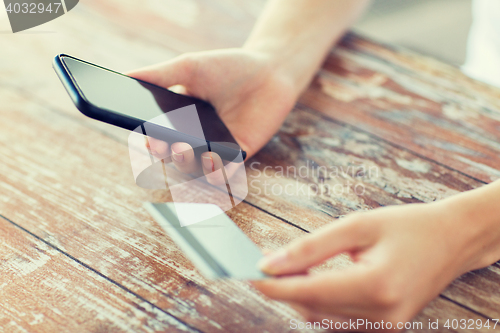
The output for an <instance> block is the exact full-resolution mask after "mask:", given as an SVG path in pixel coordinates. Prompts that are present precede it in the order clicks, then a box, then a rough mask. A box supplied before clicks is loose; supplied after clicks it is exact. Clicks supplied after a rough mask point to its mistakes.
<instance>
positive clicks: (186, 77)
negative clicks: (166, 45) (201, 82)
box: [128, 56, 193, 88]
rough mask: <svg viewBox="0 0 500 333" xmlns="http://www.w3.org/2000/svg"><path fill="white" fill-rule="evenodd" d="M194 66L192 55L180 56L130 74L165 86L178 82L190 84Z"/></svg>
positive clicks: (185, 84)
mask: <svg viewBox="0 0 500 333" xmlns="http://www.w3.org/2000/svg"><path fill="white" fill-rule="evenodd" d="M192 68H193V62H192V61H191V58H190V57H186V56H179V57H176V58H174V59H172V60H169V61H166V62H163V63H160V64H157V65H153V66H148V67H144V68H140V69H137V70H134V71H131V72H129V73H128V75H129V76H131V77H134V78H136V79H139V80H142V81H146V82H149V83H153V84H156V85H158V86H161V87H165V88H168V87H171V86H174V85H178V84H180V85H184V86H188V85H189V82H190V80H191V77H192V75H191V74H192Z"/></svg>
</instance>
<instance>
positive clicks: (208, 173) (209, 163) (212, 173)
mask: <svg viewBox="0 0 500 333" xmlns="http://www.w3.org/2000/svg"><path fill="white" fill-rule="evenodd" d="M201 164H202V167H203V173H204V174H205V178H206V179H207V182H209V183H210V184H212V185H216V186H226V177H227V175H226V174H225V169H224V163H223V162H222V159H221V158H220V156H219V155H218V154H217V153H214V152H210V151H208V152H205V153H203V154H201Z"/></svg>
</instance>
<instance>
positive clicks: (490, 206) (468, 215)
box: [442, 180, 500, 273]
mask: <svg viewBox="0 0 500 333" xmlns="http://www.w3.org/2000/svg"><path fill="white" fill-rule="evenodd" d="M442 204H443V209H444V210H446V211H447V212H449V214H450V215H451V216H454V217H455V222H456V223H457V224H455V225H454V226H452V227H451V228H450V235H449V237H450V239H453V238H455V239H458V240H461V241H460V243H461V244H462V245H461V247H462V249H459V252H458V253H457V254H458V255H459V256H460V257H458V256H457V259H458V258H460V259H462V260H463V261H464V262H463V272H461V273H465V272H466V271H469V270H474V269H479V268H483V267H486V266H488V265H491V264H493V263H494V262H496V261H498V260H500V180H497V181H495V182H493V183H491V184H489V185H485V186H482V187H480V188H478V189H475V190H472V191H468V192H464V193H461V194H459V195H456V196H453V197H450V198H448V199H446V200H443V201H442ZM460 259H459V260H460Z"/></svg>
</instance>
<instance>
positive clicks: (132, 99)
mask: <svg viewBox="0 0 500 333" xmlns="http://www.w3.org/2000/svg"><path fill="white" fill-rule="evenodd" d="M61 60H62V61H63V63H64V65H65V66H66V68H67V69H68V72H69V74H70V75H71V77H72V79H73V80H74V83H75V84H76V85H77V87H78V89H79V91H80V93H81V95H83V97H84V98H85V100H86V101H87V102H88V103H90V104H92V105H93V106H95V107H97V108H99V109H103V110H106V111H108V112H111V113H114V114H118V115H122V116H125V117H130V118H135V119H138V120H142V121H145V122H147V121H150V120H152V119H155V118H157V117H158V116H160V115H164V116H166V117H163V118H165V120H166V121H164V122H163V123H164V124H165V123H166V125H165V126H166V127H168V128H169V129H172V130H174V131H178V132H182V133H185V134H189V135H192V136H196V137H198V138H199V139H203V140H207V141H211V142H222V143H231V144H236V141H235V140H234V138H233V137H232V135H231V133H230V132H229V130H228V129H227V127H226V126H225V125H224V123H223V122H222V121H221V119H220V118H219V116H218V115H217V113H216V111H215V109H214V108H213V107H212V106H211V105H210V104H209V103H207V102H204V101H202V100H200V99H196V98H193V97H190V96H185V95H180V94H176V93H174V92H172V91H170V90H167V89H164V88H161V87H158V86H156V85H153V84H149V83H146V82H143V81H139V80H136V79H134V78H131V77H128V76H126V75H123V74H120V73H117V72H113V71H111V70H107V69H105V68H102V67H98V66H95V65H92V64H90V63H87V62H84V61H79V60H78V59H75V58H71V57H67V56H64V57H62V58H61ZM193 104H194V105H195V106H196V111H197V113H198V118H199V121H200V123H201V128H202V129H203V131H202V133H200V134H194V135H193V133H186V131H185V130H184V129H189V128H190V127H192V126H191V125H192V124H190V123H186V122H189V121H192V118H189V117H187V118H186V119H183V117H178V116H176V117H169V114H168V113H169V112H170V111H174V110H178V109H180V108H182V107H186V106H190V105H193ZM172 114H173V113H172Z"/></svg>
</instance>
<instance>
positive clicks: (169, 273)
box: [0, 92, 303, 332]
mask: <svg viewBox="0 0 500 333" xmlns="http://www.w3.org/2000/svg"><path fill="white" fill-rule="evenodd" d="M2 103H3V105H4V108H3V109H2V110H1V111H0V113H1V115H2V117H3V119H4V121H6V122H7V123H10V124H17V126H16V127H12V129H13V130H12V131H2V132H1V133H0V142H1V143H0V151H1V153H0V154H2V156H3V157H4V159H3V163H2V164H1V166H0V168H1V172H0V173H1V176H0V188H1V190H0V191H1V193H2V195H1V200H0V211H1V212H3V214H4V215H5V216H6V217H8V218H9V219H11V220H13V221H15V222H16V223H19V224H21V225H22V226H23V227H25V228H27V229H29V230H31V231H33V232H34V233H35V234H36V235H38V236H40V237H42V238H43V239H45V240H47V241H48V242H50V243H51V244H54V246H57V247H58V248H60V249H61V250H62V251H65V252H67V253H70V254H71V255H72V256H73V257H75V258H77V259H79V260H81V261H82V262H84V263H85V264H87V265H89V266H91V267H93V268H95V269H96V270H98V271H99V272H101V273H102V274H104V275H106V276H107V277H109V278H110V279H112V280H113V281H116V282H117V283H119V284H120V285H122V286H124V287H126V288H127V289H129V290H131V291H133V292H135V293H137V294H138V295H140V296H141V297H144V298H145V299H148V300H149V301H151V302H152V303H153V304H155V305H157V306H158V307H160V308H162V309H164V310H165V311H167V312H168V313H170V314H172V315H174V316H176V317H177V318H179V319H181V320H183V321H185V322H188V323H189V324H190V325H192V326H194V327H197V328H199V329H200V330H202V331H220V332H232V331H234V329H233V328H234V327H236V326H238V327H239V325H241V323H245V327H241V331H242V332H245V331H247V332H254V331H261V330H262V328H263V327H265V328H266V329H269V330H273V329H275V330H278V329H279V328H280V327H283V325H285V322H286V319H287V318H290V317H291V316H292V315H293V313H294V312H292V311H291V310H290V309H289V308H288V307H286V306H284V305H282V304H280V303H276V302H265V301H264V300H263V298H262V296H259V295H258V294H256V293H255V292H254V291H252V290H250V288H249V286H248V285H247V284H246V283H242V282H236V281H220V282H211V281H207V280H206V279H204V278H203V277H201V276H200V275H199V274H198V273H197V272H196V270H195V269H194V267H193V266H192V264H191V263H190V262H189V261H188V260H187V259H186V258H185V257H184V256H183V254H182V253H181V251H180V250H178V249H177V247H175V246H174V245H173V243H172V242H171V241H170V239H169V238H168V237H167V236H166V235H165V233H164V232H163V231H162V229H161V228H160V227H159V226H158V225H157V224H156V223H155V222H153V221H152V219H151V218H150V217H149V216H148V214H147V213H146V212H145V211H144V209H143V208H142V203H143V202H144V201H146V200H148V198H150V196H152V195H154V193H158V192H162V191H152V192H151V191H150V193H148V191H146V190H142V189H140V188H139V187H137V186H136V185H135V183H134V180H133V177H132V174H131V171H130V166H129V163H130V162H129V160H128V151H127V148H126V147H125V146H123V145H120V144H118V143H116V142H115V141H113V140H110V139H108V138H106V137H105V136H103V135H102V134H99V133H97V132H94V131H89V130H88V128H85V127H83V126H81V125H78V124H77V123H76V122H74V121H72V120H70V119H67V118H65V117H61V116H60V115H58V114H55V113H52V112H50V111H47V110H45V109H43V108H41V107H39V106H37V105H36V104H33V103H28V102H26V101H25V99H24V98H23V97H22V96H19V95H16V94H11V93H8V92H7V93H6V94H3V95H2ZM35 128H36V130H34V129H35ZM14 129H15V130H14ZM197 193H198V194H199V195H204V192H203V191H200V190H199V191H197ZM162 195H163V193H162ZM231 217H233V218H234V219H235V220H237V221H238V223H239V225H240V226H241V227H242V228H243V230H245V231H247V232H248V233H249V234H250V235H251V237H252V238H253V239H254V241H256V242H257V243H258V245H260V246H261V247H263V248H270V249H276V248H277V247H279V246H281V245H283V244H285V243H287V242H288V241H289V240H290V239H293V238H295V237H298V236H299V235H302V234H303V232H301V231H300V230H298V229H296V228H294V227H292V226H290V225H287V224H285V223H282V222H280V221H276V220H275V219H273V218H271V217H269V216H268V215H267V214H265V213H263V212H261V211H259V210H257V209H254V208H252V207H248V206H247V207H246V208H245V207H241V208H240V210H238V211H237V212H231ZM276 223H279V224H282V225H280V226H279V227H278V226H276ZM248 309H252V311H251V312H249V311H248Z"/></svg>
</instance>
